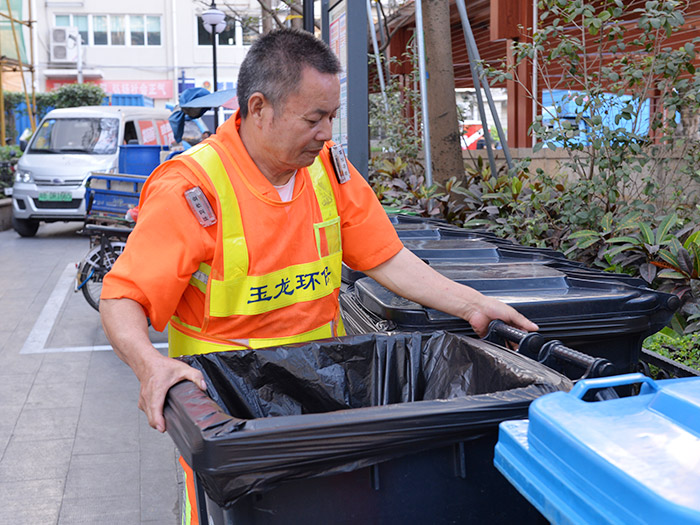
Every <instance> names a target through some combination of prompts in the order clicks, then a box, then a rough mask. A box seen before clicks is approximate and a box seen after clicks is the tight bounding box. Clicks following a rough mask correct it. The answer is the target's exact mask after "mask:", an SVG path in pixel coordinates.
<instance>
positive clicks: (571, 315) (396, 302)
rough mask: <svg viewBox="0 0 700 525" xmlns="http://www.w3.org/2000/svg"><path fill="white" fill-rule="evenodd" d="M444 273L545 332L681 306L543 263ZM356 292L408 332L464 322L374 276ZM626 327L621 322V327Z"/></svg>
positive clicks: (660, 295)
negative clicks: (554, 327)
mask: <svg viewBox="0 0 700 525" xmlns="http://www.w3.org/2000/svg"><path fill="white" fill-rule="evenodd" d="M440 271H441V272H442V273H444V274H445V275H447V276H448V277H449V278H451V279H453V280H455V281H457V282H459V283H461V284H465V285H467V286H471V287H472V288H474V289H476V290H478V291H480V292H482V293H484V294H486V295H489V296H493V297H496V298H497V299H499V300H501V301H504V302H506V303H508V304H510V305H511V306H513V307H515V308H516V309H517V310H518V311H520V312H521V313H522V314H523V315H525V316H526V317H528V318H530V319H532V320H533V321H535V322H536V323H538V324H540V327H541V328H542V329H543V330H544V329H546V326H543V325H547V324H550V323H556V324H558V325H559V326H561V324H562V322H564V321H566V322H571V324H572V325H573V326H575V327H578V329H590V325H591V321H594V322H595V323H596V324H598V323H600V322H601V321H604V320H610V319H617V320H619V319H624V318H625V317H630V316H631V317H639V316H647V317H648V316H651V315H653V314H655V313H657V312H667V313H668V316H670V315H672V314H673V312H674V311H675V309H676V308H677V307H678V299H677V297H676V296H673V295H669V294H664V293H661V292H656V291H653V290H648V289H644V288H637V287H633V286H629V285H626V284H623V283H620V282H617V281H605V280H595V279H585V278H581V277H572V276H569V275H566V273H564V272H563V271H560V270H557V269H555V268H550V267H548V266H546V265H542V264H535V263H529V264H528V263H521V264H493V265H489V264H481V265H472V266H458V267H457V268H455V269H452V270H450V269H449V268H448V269H446V268H445V267H443V268H440ZM354 293H355V294H356V297H357V300H358V302H359V303H360V304H361V305H362V306H363V307H364V308H365V309H367V310H368V311H370V312H372V313H374V314H375V315H377V316H379V317H381V318H382V319H388V320H392V321H394V322H395V323H397V325H399V326H400V327H401V329H404V330H405V329H421V328H426V327H433V329H438V327H439V329H448V330H451V329H455V328H456V327H457V326H458V325H462V324H464V323H465V321H463V320H462V319H458V318H456V317H454V316H451V315H449V314H446V313H444V312H439V311H437V310H433V309H430V308H425V307H423V306H421V305H419V304H418V303H415V302H413V301H409V300H408V299H403V298H401V297H399V296H397V295H396V294H394V293H393V292H391V291H389V290H387V289H386V288H384V287H383V286H381V285H380V284H379V283H377V282H376V281H374V280H373V279H371V278H369V277H365V278H362V279H359V280H358V281H357V282H356V283H355V292H354ZM662 317H663V316H662ZM666 321H668V319H666ZM655 322H656V321H655ZM618 325H619V322H618ZM661 326H663V325H661ZM624 327H625V323H622V325H621V326H619V327H618V328H619V329H624ZM637 328H638V327H635V329H637ZM659 328H660V327H659Z"/></svg>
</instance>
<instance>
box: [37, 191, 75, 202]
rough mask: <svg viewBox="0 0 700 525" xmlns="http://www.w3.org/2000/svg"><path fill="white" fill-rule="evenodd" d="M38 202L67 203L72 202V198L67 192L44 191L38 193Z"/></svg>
mask: <svg viewBox="0 0 700 525" xmlns="http://www.w3.org/2000/svg"><path fill="white" fill-rule="evenodd" d="M39 200H40V201H51V202H56V201H60V202H69V201H71V200H73V197H72V196H71V194H70V193H69V192H67V191H44V192H41V193H39Z"/></svg>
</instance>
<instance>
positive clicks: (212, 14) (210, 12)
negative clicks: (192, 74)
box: [201, 0, 226, 132]
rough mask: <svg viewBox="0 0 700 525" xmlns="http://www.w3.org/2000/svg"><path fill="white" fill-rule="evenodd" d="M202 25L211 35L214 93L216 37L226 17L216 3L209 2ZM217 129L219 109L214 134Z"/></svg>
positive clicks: (215, 86)
mask: <svg viewBox="0 0 700 525" xmlns="http://www.w3.org/2000/svg"><path fill="white" fill-rule="evenodd" d="M201 16H202V25H203V26H204V29H206V30H207V32H208V33H210V34H211V51H212V59H213V67H214V86H213V92H216V88H217V78H216V35H218V34H219V33H221V32H222V31H223V30H224V29H226V22H225V18H226V15H225V14H224V12H223V11H221V10H219V9H217V8H216V2H215V1H214V0H211V5H210V6H209V9H207V10H206V11H204V12H203V13H202V15H201ZM218 127H219V108H214V132H216V129H217V128H218Z"/></svg>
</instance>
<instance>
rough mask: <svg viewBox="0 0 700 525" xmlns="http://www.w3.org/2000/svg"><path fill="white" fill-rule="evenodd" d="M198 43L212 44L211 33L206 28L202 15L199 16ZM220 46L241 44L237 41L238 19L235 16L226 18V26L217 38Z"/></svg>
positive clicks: (201, 44) (202, 44) (203, 44)
mask: <svg viewBox="0 0 700 525" xmlns="http://www.w3.org/2000/svg"><path fill="white" fill-rule="evenodd" d="M197 43H198V44H199V45H200V46H210V45H211V35H210V34H209V32H208V31H207V30H206V29H204V23H203V22H202V18H201V17H199V16H198V17H197ZM216 43H217V45H219V46H235V45H236V44H239V45H240V42H237V41H236V20H235V19H233V18H226V28H225V29H224V30H223V31H222V32H221V33H219V34H218V35H217V40H216Z"/></svg>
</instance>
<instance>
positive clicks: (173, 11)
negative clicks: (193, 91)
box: [30, 0, 261, 107]
mask: <svg viewBox="0 0 700 525" xmlns="http://www.w3.org/2000/svg"><path fill="white" fill-rule="evenodd" d="M30 1H32V3H33V5H32V17H33V19H34V20H35V21H36V25H35V31H34V35H33V42H32V43H33V50H34V52H33V54H34V57H33V62H34V65H35V71H36V75H35V89H36V90H37V91H49V90H51V89H55V88H56V87H59V86H61V85H63V84H69V83H74V82H77V81H78V80H79V78H80V77H82V80H83V81H84V82H91V83H96V84H99V85H100V86H101V87H102V88H103V89H104V90H105V92H106V93H108V94H110V95H111V94H142V95H145V96H147V97H150V98H152V99H153V100H154V105H155V106H156V107H164V106H165V105H166V104H173V103H176V101H177V96H178V93H179V92H181V91H182V90H183V89H184V88H187V87H204V88H207V89H209V90H211V89H212V83H213V49H212V43H211V35H210V34H209V33H207V32H206V31H205V30H204V27H203V25H202V22H201V18H200V16H199V15H200V14H201V12H202V11H204V10H206V9H207V8H208V6H209V2H204V1H201V0H149V1H147V2H146V1H143V0H121V1H120V2H118V3H112V2H104V1H102V0H76V1H66V0H45V1H42V2H37V1H36V0H30ZM221 9H222V10H223V11H224V12H225V13H226V14H227V15H228V16H227V19H226V28H225V29H224V30H223V32H222V33H220V34H219V35H218V39H217V40H218V44H217V46H216V54H217V77H218V82H217V84H218V89H230V88H234V87H235V84H236V79H237V77H238V69H239V66H240V64H241V62H242V60H243V58H244V57H245V54H246V52H247V49H248V47H249V45H250V44H251V43H252V42H253V41H254V40H255V38H256V36H257V35H258V34H259V31H260V28H259V23H260V22H259V20H260V14H261V13H260V7H259V4H258V2H257V1H255V0H250V1H247V0H246V1H240V2H230V1H229V2H226V6H221ZM77 37H79V38H80V45H79V46H78V43H77Z"/></svg>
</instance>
